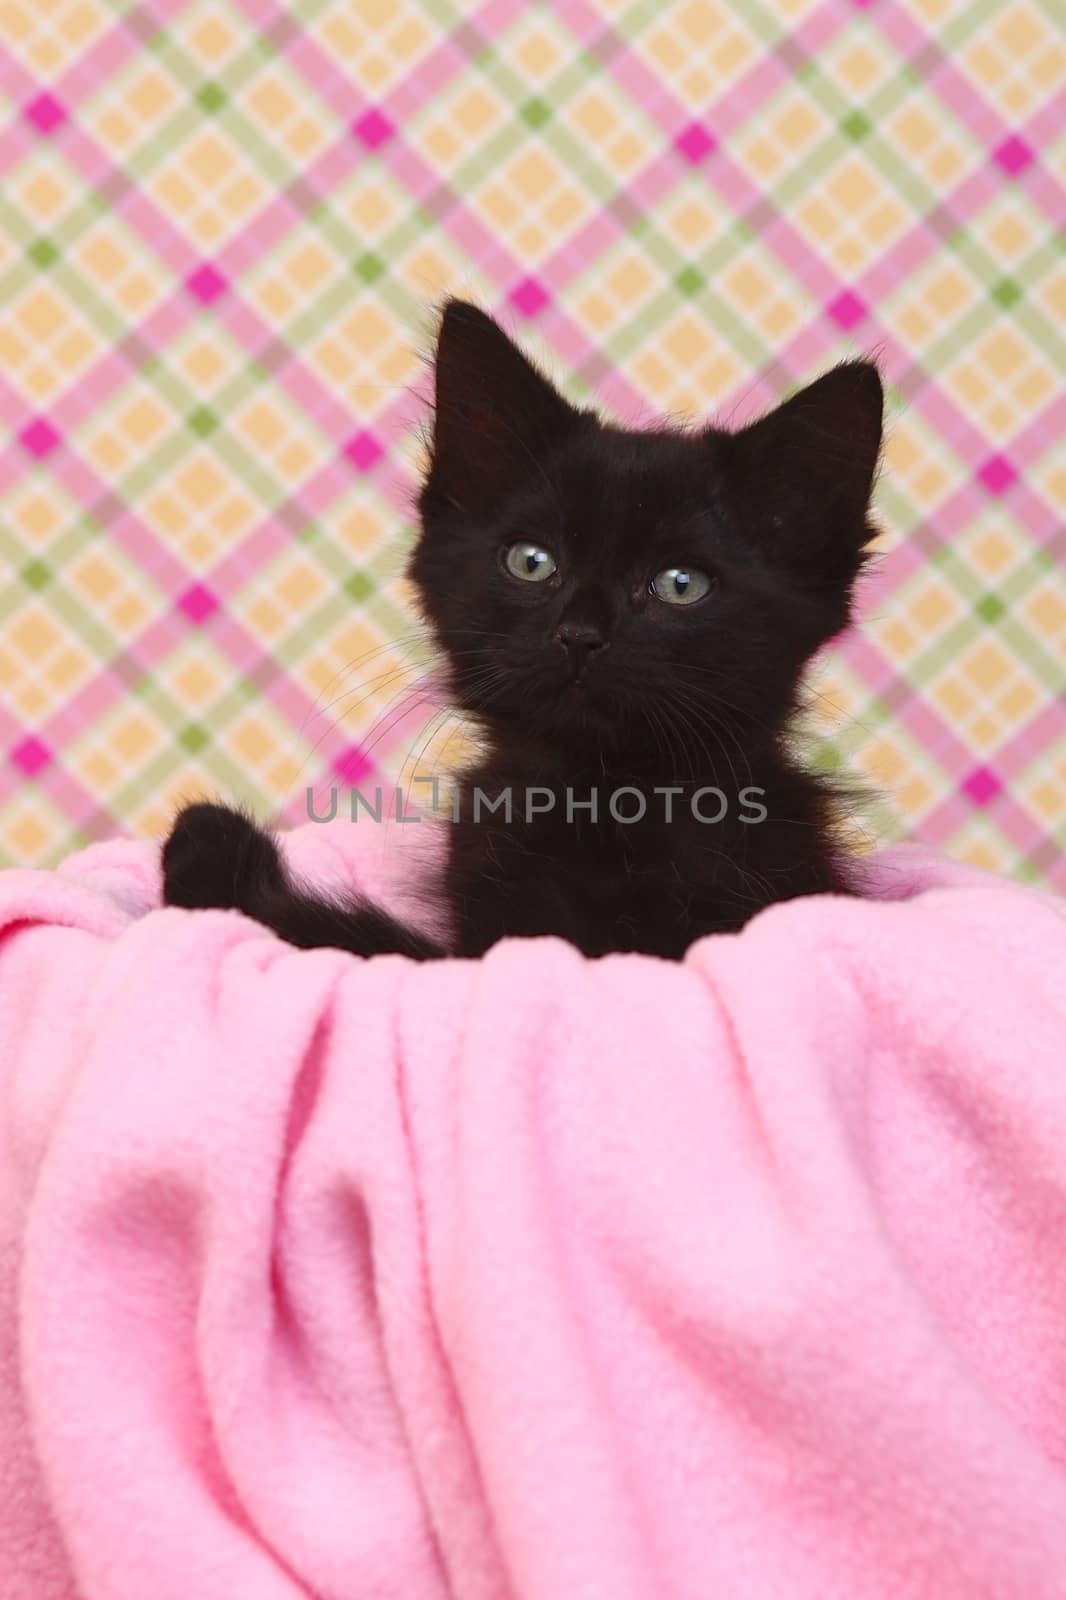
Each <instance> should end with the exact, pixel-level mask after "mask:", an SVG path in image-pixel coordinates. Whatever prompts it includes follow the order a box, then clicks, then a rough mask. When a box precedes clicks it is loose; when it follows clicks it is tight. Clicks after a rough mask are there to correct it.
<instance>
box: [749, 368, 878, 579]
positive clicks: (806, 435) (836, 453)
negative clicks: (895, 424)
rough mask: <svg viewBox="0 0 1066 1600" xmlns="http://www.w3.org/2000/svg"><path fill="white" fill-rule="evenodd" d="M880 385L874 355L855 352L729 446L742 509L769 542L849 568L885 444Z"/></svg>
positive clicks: (868, 534)
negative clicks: (864, 357)
mask: <svg viewBox="0 0 1066 1600" xmlns="http://www.w3.org/2000/svg"><path fill="white" fill-rule="evenodd" d="M883 403H884V398H883V392H882V388H881V379H880V376H879V375H878V371H877V368H876V367H875V366H874V364H873V363H872V362H870V361H849V362H845V363H844V364H843V365H842V366H839V367H834V368H833V370H832V371H831V372H827V373H825V374H824V376H823V377H821V378H818V379H816V381H815V382H814V383H812V384H810V385H809V387H808V388H806V389H801V390H800V392H799V393H798V394H795V395H793V396H792V398H791V399H790V400H786V401H785V403H784V404H783V405H781V406H778V408H777V410H776V411H771V412H770V413H769V415H768V416H765V417H762V418H760V419H759V421H758V422H754V423H752V424H751V426H750V427H747V428H744V429H742V431H741V432H740V433H737V434H734V435H732V437H731V438H730V439H729V440H728V442H727V445H726V452H725V459H726V470H727V476H728V477H729V479H730V482H731V487H732V488H733V491H734V494H735V496H736V497H737V500H738V510H739V511H740V513H741V515H742V517H743V518H744V520H745V524H746V526H747V527H748V528H750V530H751V532H752V534H753V535H754V536H755V537H756V538H758V539H760V540H761V541H763V542H764V543H765V545H766V547H767V548H768V549H771V550H774V551H776V552H777V553H779V554H780V555H782V556H788V557H789V558H790V559H792V560H793V561H794V562H795V563H796V564H798V565H803V566H805V567H806V566H808V565H811V566H816V565H817V564H819V563H821V564H824V565H825V566H826V568H827V569H828V570H831V571H834V572H836V571H841V572H844V571H846V570H847V568H848V566H849V565H850V566H851V567H852V574H851V575H854V570H855V569H856V568H857V566H858V564H859V560H860V552H861V550H862V547H863V545H865V544H867V543H868V542H869V540H870V539H871V538H872V537H873V530H872V529H871V527H870V525H869V523H868V522H867V520H866V518H867V511H868V509H869V504H870V494H871V492H872V489H873V483H874V476H875V473H876V471H877V461H878V457H879V455H880V452H881V427H882V410H883Z"/></svg>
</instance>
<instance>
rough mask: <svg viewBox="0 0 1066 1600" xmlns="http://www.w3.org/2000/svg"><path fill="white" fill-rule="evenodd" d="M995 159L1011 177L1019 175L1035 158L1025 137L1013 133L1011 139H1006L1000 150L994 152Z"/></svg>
mask: <svg viewBox="0 0 1066 1600" xmlns="http://www.w3.org/2000/svg"><path fill="white" fill-rule="evenodd" d="M992 155H993V159H994V160H996V161H998V162H999V164H1000V166H1001V167H1002V168H1003V170H1004V172H1005V173H1007V174H1008V176H1009V177H1012V178H1015V177H1017V175H1018V173H1019V172H1024V171H1025V169H1026V167H1027V166H1028V165H1029V163H1030V162H1031V161H1032V160H1033V152H1032V150H1031V149H1030V148H1029V146H1028V145H1027V144H1026V142H1025V140H1024V139H1019V138H1018V135H1017V134H1016V133H1012V134H1011V136H1010V138H1009V139H1004V141H1003V143H1002V144H1001V145H1000V147H999V149H998V150H994V151H993V152H992Z"/></svg>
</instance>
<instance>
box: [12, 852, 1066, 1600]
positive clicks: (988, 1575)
mask: <svg viewBox="0 0 1066 1600" xmlns="http://www.w3.org/2000/svg"><path fill="white" fill-rule="evenodd" d="M396 833H397V835H399V837H396V838H394V839H393V841H392V844H391V846H390V847H389V848H388V849H385V850H383V849H382V848H381V847H380V846H381V841H380V840H379V839H373V838H371V835H370V833H369V832H368V831H367V830H365V829H364V830H363V831H362V832H360V830H359V829H358V828H353V827H351V826H350V825H344V824H334V825H332V826H331V827H330V828H316V827H314V826H309V827H308V828H305V829H301V830H298V831H297V833H296V834H294V835H293V836H291V837H290V839H289V840H288V841H287V849H288V851H289V853H290V859H291V861H292V863H293V866H294V868H296V869H297V870H302V871H303V872H304V874H305V875H306V876H308V877H313V878H317V879H319V880H323V881H326V882H327V884H330V885H332V886H333V887H338V886H347V887H351V886H353V885H356V886H361V887H362V888H363V889H364V890H366V891H367V892H370V893H373V894H375V895H378V896H379V897H381V898H383V899H385V900H389V899H390V897H393V899H394V900H395V897H396V896H398V895H402V893H403V889H404V867H403V860H404V857H403V852H404V851H406V850H410V851H412V852H413V853H415V854H417V850H416V847H415V844H414V841H413V838H412V836H413V835H415V834H417V833H418V830H417V829H412V828H404V829H403V830H396ZM409 841H410V842H409ZM873 872H874V877H873V882H874V886H875V889H876V893H877V896H878V898H877V899H874V900H870V901H863V902H859V901H844V900H836V899H831V898H828V897H827V898H819V899H812V900H807V901H801V902H794V903H792V904H789V905H784V906H778V907H774V908H772V909H770V910H769V911H766V912H764V913H763V914H762V915H760V916H759V917H757V918H756V919H755V920H754V921H753V922H752V923H750V924H749V926H748V927H747V928H746V929H745V930H744V931H743V932H742V933H740V934H737V935H723V936H716V937H713V938H710V939H706V940H703V941H700V942H699V943H698V944H696V945H695V946H693V948H692V950H691V951H690V952H689V955H688V957H687V958H686V960H685V962H684V963H682V964H680V965H669V964H664V963H660V962H656V961H652V960H650V959H646V958H642V957H635V956H618V957H611V958H608V959H606V960H603V961H596V962H594V961H587V960H585V959H583V958H582V957H581V956H579V955H578V954H577V953H576V952H575V951H574V950H573V949H571V948H570V947H569V946H567V945H565V944H563V943H561V942H560V941H557V940H551V939H544V940H536V941H505V942H504V943H503V944H502V945H499V946H497V947H496V949H494V950H493V951H491V952H490V953H489V954H488V955H487V956H486V957H484V958H483V959H482V960H481V961H477V962H460V961H448V962H439V963H430V964H427V965H424V966H418V965H416V964H412V963H409V962H406V961H404V960H402V959H400V958H398V957H385V958H379V959H377V960H374V961H372V962H367V961H360V960H356V959H354V958H352V957H350V956H347V955H343V954H341V953H339V952H335V951H329V950H321V951H307V952H301V951H296V950H293V949H291V948H289V947H288V946H286V945H284V944H282V943H281V942H279V941H278V940H277V939H275V938H274V937H273V936H272V935H271V934H269V933H268V932H267V931H266V930H264V929H262V928H259V927H258V926H256V925H255V924H253V923H251V922H249V921H247V920H246V919H244V918H243V917H241V916H240V915H238V914H237V913H234V912H195V913H190V912H184V911H178V910H164V909H160V908H159V906H158V898H159V871H158V849H157V847H156V846H154V845H150V844H135V843H131V842H123V841H119V842H115V843H113V844H110V845H106V846H96V847H93V848H92V849H91V850H88V851H85V852H83V853H82V854H81V855H80V856H78V857H75V858H73V859H72V860H71V861H70V862H68V863H66V864H65V865H64V867H63V868H62V869H61V870H60V871H58V872H56V873H50V874H49V873H36V872H27V871H16V872H9V873H6V874H2V875H0V1596H2V1597H3V1600H145V1597H151V1600H179V1597H180V1600H190V1597H193V1596H195V1597H196V1600H238V1597H239V1600H296V1597H315V1600H363V1597H367V1600H371V1597H373V1600H378V1597H396V1600H400V1597H402V1600H423V1597H426V1600H430V1597H433V1600H437V1597H439V1600H445V1597H449V1596H455V1597H460V1600H507V1597H515V1600H563V1597H565V1600H583V1597H588V1600H592V1597H594V1596H595V1597H597V1600H599V1597H609V1600H703V1597H706V1596H712V1595H724V1596H738V1597H739V1596H743V1597H744V1600H763V1597H766V1600H770V1597H778V1596H781V1597H785V1596H787V1597H789V1600H804V1597H810V1600H815V1597H817V1600H825V1597H836V1596H840V1597H847V1600H863V1597H871V1600H873V1597H881V1596H889V1597H914V1600H929V1597H933V1596H935V1597H936V1600H953V1597H956V1596H957V1597H960V1600H962V1597H966V1600H973V1597H979V1596H988V1597H990V1600H992V1597H994V1600H1012V1597H1014V1596H1017V1597H1019V1600H1021V1597H1024V1600H1044V1597H1047V1600H1052V1597H1059V1600H1062V1597H1066V913H1064V909H1063V907H1062V905H1061V904H1060V903H1058V902H1057V901H1055V900H1053V899H1052V898H1050V897H1045V896H1043V895H1041V894H1039V893H1037V892H1035V891H1032V890H1027V889H1023V888H1020V887H1018V886H1017V885H1012V884H1009V883H1005V882H1001V881H999V880H996V879H994V878H991V877H988V876H986V875H984V874H981V873H978V872H976V871H972V870H967V869H963V868H956V867H951V866H948V865H947V864H946V863H942V862H939V861H937V860H935V859H934V858H932V857H929V856H927V855H926V854H924V853H923V852H920V851H917V850H907V849H899V850H895V851H889V852H886V853H885V854H884V855H883V856H882V857H881V858H879V859H878V861H877V862H876V863H875V865H874V869H873Z"/></svg>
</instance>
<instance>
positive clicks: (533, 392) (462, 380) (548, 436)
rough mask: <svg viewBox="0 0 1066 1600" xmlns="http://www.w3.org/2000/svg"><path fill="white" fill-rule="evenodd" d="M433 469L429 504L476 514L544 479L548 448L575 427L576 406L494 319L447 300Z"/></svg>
mask: <svg viewBox="0 0 1066 1600" xmlns="http://www.w3.org/2000/svg"><path fill="white" fill-rule="evenodd" d="M434 367H435V377H436V383H435V398H434V415H433V437H432V445H431V449H430V468H429V473H428V475H427V477H426V482H425V486H424V488H423V491H422V499H421V504H422V508H423V510H425V509H426V508H427V506H430V505H432V504H434V503H436V504H437V505H449V506H452V507H454V508H456V509H458V510H460V511H465V512H468V513H470V514H471V515H478V514H481V513H485V512H488V511H491V510H492V508H493V507H494V506H495V505H497V504H498V503H499V501H500V500H501V499H502V498H503V496H504V495H505V494H506V493H507V492H508V490H510V489H513V488H514V487H515V486H516V485H517V484H520V483H522V482H525V481H528V480H529V479H531V478H536V477H538V476H539V475H540V474H541V472H542V470H543V468H542V466H541V462H542V459H543V456H544V453H545V451H546V450H548V449H550V448H551V447H552V446H553V445H555V444H557V443H558V442H559V441H560V440H561V439H562V438H564V437H565V435H566V434H567V433H568V432H569V430H570V429H571V428H573V427H575V426H576V425H577V424H578V422H579V421H580V420H581V418H582V417H583V415H584V413H582V412H580V411H577V410H576V409H575V408H574V407H573V406H571V405H570V404H569V403H568V402H567V401H566V400H564V399H563V397H562V395H561V394H559V392H558V390H557V389H555V388H554V387H553V385H552V384H551V383H549V381H548V379H547V378H546V377H544V375H543V373H541V372H539V371H538V369H537V368H536V367H535V366H534V365H533V363H532V362H531V361H530V360H529V359H528V357H526V356H525V355H523V354H522V352H521V350H519V349H518V347H517V346H516V345H514V344H512V342H511V340H510V339H509V338H508V337H507V335H506V334H505V333H504V331H503V329H502V328H501V327H500V326H499V325H498V324H497V323H496V322H494V321H493V319H492V318H491V317H490V316H489V315H488V314H487V313H486V312H484V311H481V310H479V309H478V307H477V306H473V305H470V304H469V303H468V302H467V301H465V300H449V301H448V302H447V304H446V305H445V307H444V313H443V316H442V317H441V323H440V332H439V334H438V336H437V350H436V357H435V362H434Z"/></svg>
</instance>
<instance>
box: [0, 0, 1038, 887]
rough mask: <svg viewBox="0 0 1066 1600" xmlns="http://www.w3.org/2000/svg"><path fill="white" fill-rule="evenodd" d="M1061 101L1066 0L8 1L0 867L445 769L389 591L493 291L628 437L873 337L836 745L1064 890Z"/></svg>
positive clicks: (822, 729)
mask: <svg viewBox="0 0 1066 1600" xmlns="http://www.w3.org/2000/svg"><path fill="white" fill-rule="evenodd" d="M1064 82H1066V48H1064V39H1063V36H1062V31H1061V9H1060V6H1059V4H1058V3H1057V0H910V3H907V4H903V3H896V0H868V3H866V4H863V3H861V0H855V3H844V0H829V3H826V0H773V3H772V4H771V3H770V0H765V3H762V0H744V4H743V5H740V4H732V5H725V4H720V3H717V0H706V3H705V0H679V3H664V0H600V3H597V4H592V3H589V0H563V3H560V4H557V5H552V6H547V5H537V4H530V3H528V0H486V3H484V4H466V5H462V6H460V5H455V4H450V3H447V0H292V3H289V4H285V5H279V4H276V3H275V0H139V3H138V0H130V3H125V0H2V3H0V100H2V105H0V111H2V115H3V127H2V129H0V422H2V424H3V427H2V435H0V563H2V570H0V771H2V779H0V856H2V858H3V859H4V860H6V861H8V862H11V861H16V862H48V861H52V860H54V859H56V858H57V857H59V856H60V855H62V854H63V853H64V852H66V851H68V850H69V849H71V848H72V847H74V846H75V845H76V844H78V843H80V842H82V841H84V840H85V839H87V838H90V837H98V836H100V835H105V834H108V833H111V832H114V831H117V830H119V829H132V830H136V831H139V832H162V831H163V830H164V828H165V826H166V822H167V818H168V815H169V813H170V811H171V809H172V808H173V806H174V805H175V803H176V802H177V800H178V799H179V797H182V796H186V795H189V794H192V793H194V792H199V791H203V790H208V791H223V792H226V793H228V794H231V795H234V796H237V795H239V796H243V797H245V798H247V799H248V800H249V801H250V802H252V803H253V804H254V805H255V806H256V807H257V808H259V810H260V811H261V812H262V813H263V814H267V813H269V812H272V811H274V810H276V809H279V808H285V807H287V808H288V811H289V814H290V815H298V814H299V813H300V811H301V809H302V808H303V805H304V799H303V796H304V792H305V788H306V786H307V785H308V783H312V782H314V783H322V782H324V781H328V780H329V777H330V775H331V774H336V773H340V774H342V775H343V777H344V778H345V779H351V778H360V779H361V780H362V781H364V782H365V781H367V779H368V778H369V776H370V774H371V772H372V771H373V770H374V769H375V767H377V768H378V769H379V770H381V771H384V772H386V773H394V772H395V771H396V770H398V768H399V767H400V766H401V764H402V762H403V760H404V757H405V756H409V755H410V752H411V751H412V750H414V751H417V750H418V749H419V748H420V746H421V743H422V737H421V736H419V737H418V739H417V741H416V738H415V735H416V732H417V728H418V726H419V719H418V716H417V711H418V708H417V705H416V706H415V707H413V708H412V709H413V711H414V712H415V713H416V715H415V721H414V722H413V723H412V721H411V717H410V714H407V715H406V716H401V715H400V713H403V712H405V708H406V706H407V702H406V701H405V699H404V697H403V693H402V691H403V688H404V685H405V684H411V683H417V682H418V681H419V674H420V671H421V668H422V664H423V661H424V657H423V655H422V654H421V653H420V651H419V650H418V648H417V646H416V645H414V644H413V642H412V635H411V624H410V621H409V619H408V618H407V617H406V616H405V614H404V612H403V610H402V604H401V602H402V592H401V589H400V586H399V585H398V583H397V581H396V575H397V572H398V569H399V567H400V565H401V563H402V559H403V554H404V550H405V548H406V544H407V541H408V540H409V538H410V491H411V485H412V481H413V470H414V467H415V465H416V463H417V454H418V439H417V434H416V433H415V431H414V429H415V424H416V422H417V420H418V418H419V416H420V413H421V406H420V402H419V398H418V397H419V393H420V391H421V390H422V389H424V374H423V371H422V369H421V367H420V365H419V363H418V360H417V358H416V353H415V352H416V351H417V350H418V349H419V348H424V347H425V342H426V334H427V329H428V326H429V322H428V316H427V303H428V302H430V301H432V300H433V299H434V298H435V297H436V296H438V295H440V294H441V293H442V292H444V291H445V290H459V291H465V292H467V293H469V294H470V295H472V296H474V297H477V298H479V299H481V300H482V302H483V303H485V304H486V305H488V306H490V307H491V308H494V309H496V310H498V311H503V312H504V313H505V314H506V316H507V317H508V318H509V320H510V323H511V325H512V326H513V327H514V328H516V329H517V330H518V331H519V332H520V333H521V334H522V335H523V337H525V338H527V339H528V341H529V343H530V344H531V346H532V348H533V349H534V350H535V351H536V352H537V353H538V354H539V355H540V356H541V357H543V358H545V359H546V360H547V361H548V363H549V365H550V366H551V368H552V370H553V371H555V372H556V373H557V374H558V375H559V376H560V379H561V381H562V382H563V383H564V386H565V387H567V388H568V390H569V392H570V393H571V394H572V395H573V396H574V397H575V398H578V399H587V398H588V397H590V396H595V397H597V398H598V399H599V400H600V401H601V402H602V403H603V404H604V405H605V406H606V407H607V408H608V409H610V410H611V411H613V412H614V413H615V414H617V415H619V416H620V417H622V418H623V419H627V420H636V419H638V418H650V417H652V416H654V415H656V414H658V413H663V412H696V413H703V414H706V413H710V412H714V411H718V412H721V413H722V414H723V415H725V416H730V415H732V416H734V417H740V416H742V415H746V414H749V413H750V412H752V411H754V410H756V409H758V408H759V407H761V406H764V405H766V404H768V403H770V402H772V401H773V400H774V399H775V397H777V396H779V395H780V394H782V393H784V392H785V391H786V390H788V389H789V388H790V387H791V386H793V385H795V384H796V383H798V382H799V381H801V380H803V379H805V378H808V377H810V376H813V375H814V374H815V373H816V372H818V371H820V370H821V369H822V368H824V367H825V366H826V365H828V364H830V363H831V362H833V361H834V360H835V359H837V358H839V357H840V356H842V355H844V354H846V353H848V352H850V351H855V350H873V351H876V352H878V353H879V355H880V357H881V358H882V361H883V365H884V369H885V371H886V373H887V376H888V378H889V381H890V385H891V395H890V422H891V433H890V439H889V445H888V451H887V470H886V474H885V477H884V480H883V482H882V485H881V488H880V490H879V510H880V515H881V519H882V522H883V524H884V527H885V530H886V537H885V555H884V559H883V561H882V563H881V565H880V568H879V571H878V572H877V574H876V577H875V579H874V580H873V582H872V583H871V585H870V588H869V590H868V594H867V606H866V612H867V621H866V626H865V629H864V631H863V632H862V633H861V634H856V635H855V636H853V637H851V638H849V639H848V640H847V641H846V642H845V643H843V645H842V646H841V647H840V648H839V649H838V650H837V651H836V652H835V653H834V654H833V656H832V657H831V658H830V659H829V660H827V662H826V663H825V665H824V667H823V668H822V670H821V672H820V674H819V678H818V689H819V694H818V697H817V700H816V702H815V724H816V726H815V730H814V731H815V734H816V737H817V749H818V756H819V759H820V760H821V761H822V762H823V763H825V764H826V765H830V766H832V765H834V764H836V763H838V762H843V763H845V764H847V765H848V766H849V767H852V768H854V769H856V770H858V771H859V772H865V773H867V774H869V775H870V776H871V777H872V778H873V779H874V780H875V782H876V783H877V784H878V785H879V786H880V787H881V788H882V789H883V791H884V793H885V801H884V805H883V807H882V809H881V811H880V814H879V815H878V816H877V819H876V822H877V827H878V829H879V831H880V832H881V833H882V835H885V836H898V835H900V834H903V833H910V834H914V835H918V836H921V837H923V838H925V839H927V840H930V841H932V842H933V843H935V844H937V845H940V846H942V847H944V848H945V849H947V850H948V851H950V852H952V853H954V854H957V855H959V856H964V857H968V858H971V859H975V860H978V861H983V862H985V863H988V864H991V865H993V866H995V867H998V868H1000V869H1002V870H1005V871H1007V872H1011V873H1016V874H1019V875H1022V876H1025V877H1029V878H1033V879H1041V880H1043V881H1047V882H1054V883H1057V884H1058V885H1059V886H1060V887H1062V888H1066V867H1064V853H1063V852H1064V846H1066V705H1064V689H1066V668H1064V662H1066V576H1064V566H1066V548H1064V535H1063V507H1064V505H1066V462H1064V460H1063V456H1062V453H1061V451H1057V449H1056V447H1057V446H1058V445H1059V443H1060V439H1061V436H1062V434H1063V431H1064V430H1063V420H1064V417H1063V398H1062V377H1063V371H1064V367H1066V363H1064V359H1063V326H1064V313H1066V270H1064V261H1063V255H1062V249H1061V237H1059V236H1057V235H1056V233H1055V226H1054V225H1055V223H1056V221H1061V219H1062V218H1063V217H1064V216H1066V206H1064V196H1063V186H1062V178H1063V167H1064V150H1066V106H1064V101H1063V86H1064ZM390 640H394V641H398V642H397V643H395V644H393V645H390V644H389V641H390ZM422 720H423V721H424V716H423V718H422ZM431 731H432V730H431ZM442 736H443V735H442V733H440V732H438V735H437V741H438V745H439V744H440V740H441V738H442ZM445 742H446V741H445ZM452 749H453V750H454V745H453V746H452ZM437 755H438V757H442V758H444V759H446V753H444V754H442V752H441V751H440V750H439V749H438V751H437Z"/></svg>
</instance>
